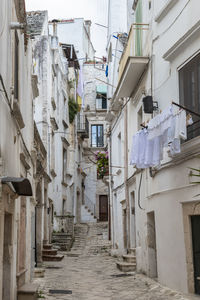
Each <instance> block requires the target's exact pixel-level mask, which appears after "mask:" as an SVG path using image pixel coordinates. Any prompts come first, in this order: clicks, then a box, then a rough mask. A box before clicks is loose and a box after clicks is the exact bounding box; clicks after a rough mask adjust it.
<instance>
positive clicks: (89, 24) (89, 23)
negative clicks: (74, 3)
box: [85, 20, 92, 38]
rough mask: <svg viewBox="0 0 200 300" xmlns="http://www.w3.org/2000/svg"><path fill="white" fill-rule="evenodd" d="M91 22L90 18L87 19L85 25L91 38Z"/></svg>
mask: <svg viewBox="0 0 200 300" xmlns="http://www.w3.org/2000/svg"><path fill="white" fill-rule="evenodd" d="M91 24H92V22H91V21H90V20H86V21H85V27H86V30H87V33H88V35H89V38H90V28H91Z"/></svg>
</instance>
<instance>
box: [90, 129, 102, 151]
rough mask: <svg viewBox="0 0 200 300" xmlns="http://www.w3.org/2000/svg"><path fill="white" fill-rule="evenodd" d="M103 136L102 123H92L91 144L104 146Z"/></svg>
mask: <svg viewBox="0 0 200 300" xmlns="http://www.w3.org/2000/svg"><path fill="white" fill-rule="evenodd" d="M103 138H104V134H103V125H92V138H91V146H92V147H103V146H104V141H103Z"/></svg>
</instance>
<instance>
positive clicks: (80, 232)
mask: <svg viewBox="0 0 200 300" xmlns="http://www.w3.org/2000/svg"><path fill="white" fill-rule="evenodd" d="M87 233H88V226H87V225H86V224H76V225H75V226H74V243H73V246H72V248H71V251H70V252H68V253H67V255H68V256H75V257H76V256H79V255H81V254H82V252H83V251H84V249H85V245H86V238H87Z"/></svg>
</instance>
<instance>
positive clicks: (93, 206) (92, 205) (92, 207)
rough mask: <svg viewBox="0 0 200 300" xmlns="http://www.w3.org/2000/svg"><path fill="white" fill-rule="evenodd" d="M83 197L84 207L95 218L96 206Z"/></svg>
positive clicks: (86, 197)
mask: <svg viewBox="0 0 200 300" xmlns="http://www.w3.org/2000/svg"><path fill="white" fill-rule="evenodd" d="M84 196H85V206H87V208H88V209H89V210H90V211H91V212H92V213H93V215H94V217H96V205H95V204H94V203H93V202H92V201H91V200H90V199H89V198H88V196H87V195H84Z"/></svg>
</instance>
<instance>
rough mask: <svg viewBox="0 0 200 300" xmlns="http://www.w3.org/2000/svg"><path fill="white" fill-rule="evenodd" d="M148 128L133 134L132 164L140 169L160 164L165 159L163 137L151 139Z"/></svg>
mask: <svg viewBox="0 0 200 300" xmlns="http://www.w3.org/2000/svg"><path fill="white" fill-rule="evenodd" d="M148 136H149V133H148V130H147V129H145V128H144V129H142V130H140V131H138V132H137V133H136V134H135V135H134V136H133V141H132V149H131V160H130V164H131V165H135V166H136V167H137V168H138V169H145V168H149V167H153V166H157V165H159V164H160V162H161V160H162V159H163V145H162V139H161V138H160V137H156V138H155V139H152V140H150V139H149V138H148Z"/></svg>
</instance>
